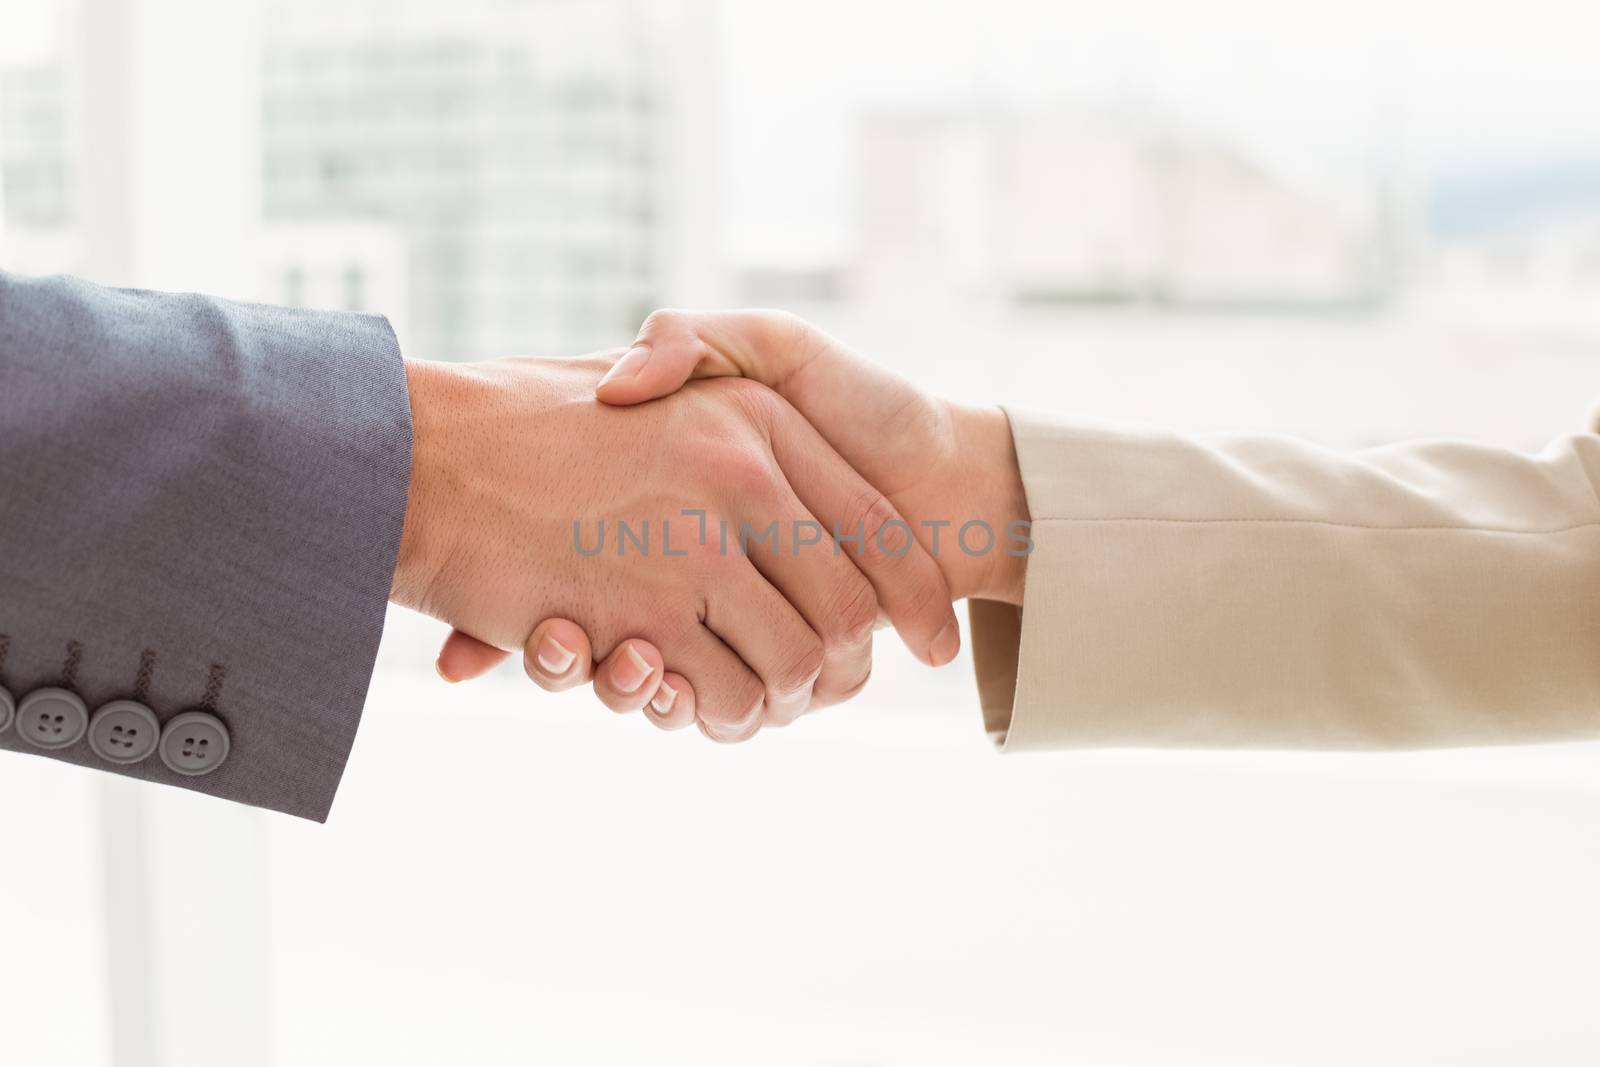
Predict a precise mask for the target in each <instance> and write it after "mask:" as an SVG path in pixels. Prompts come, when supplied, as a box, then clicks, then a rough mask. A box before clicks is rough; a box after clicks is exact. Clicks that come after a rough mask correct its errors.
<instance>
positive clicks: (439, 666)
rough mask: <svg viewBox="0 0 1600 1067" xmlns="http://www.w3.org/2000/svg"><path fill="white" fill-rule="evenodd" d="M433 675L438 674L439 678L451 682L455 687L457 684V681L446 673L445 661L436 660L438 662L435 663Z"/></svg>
mask: <svg viewBox="0 0 1600 1067" xmlns="http://www.w3.org/2000/svg"><path fill="white" fill-rule="evenodd" d="M433 673H434V674H437V675H438V676H439V677H441V678H443V679H444V680H445V681H447V682H449V683H450V684H451V685H455V684H456V680H455V679H454V678H452V677H450V676H449V675H448V674H446V673H444V660H438V659H436V660H434V661H433Z"/></svg>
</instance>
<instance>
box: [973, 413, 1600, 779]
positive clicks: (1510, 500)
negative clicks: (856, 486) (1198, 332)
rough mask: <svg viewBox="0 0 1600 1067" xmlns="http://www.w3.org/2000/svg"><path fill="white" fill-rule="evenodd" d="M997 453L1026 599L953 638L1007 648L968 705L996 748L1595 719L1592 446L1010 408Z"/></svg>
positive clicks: (1598, 544)
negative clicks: (1169, 422)
mask: <svg viewBox="0 0 1600 1067" xmlns="http://www.w3.org/2000/svg"><path fill="white" fill-rule="evenodd" d="M1016 441H1017V445H1018V451H1019V456H1020V461H1021V469H1022V472H1023V480H1024V484H1025V485H1026V487H1027V492H1028V499H1029V502H1030V504H1031V506H1032V512H1033V520H1034V525H1033V536H1034V538H1035V541H1036V543H1037V549H1036V551H1035V553H1034V555H1033V556H1032V558H1031V559H1030V560H1029V574H1028V590H1027V603H1026V608H1027V610H1026V613H1025V614H1023V615H1022V616H1021V617H1020V619H1018V618H1017V617H1015V616H1012V617H1010V618H1009V619H1005V618H990V619H989V620H988V621H987V622H985V623H983V624H981V625H982V626H983V627H984V628H983V629H980V631H979V632H978V633H977V634H976V635H975V641H976V642H978V643H980V644H986V645H987V646H988V647H987V649H986V651H987V652H988V653H990V655H989V657H988V658H989V661H990V663H991V667H992V665H993V663H995V662H998V660H999V659H1002V658H1003V657H1000V656H998V653H1000V652H1003V651H1004V646H1005V645H1006V644H1007V643H1009V645H1010V647H1011V650H1012V652H1011V654H1012V655H1013V657H1014V658H1015V666H1014V668H1013V670H1012V671H1011V676H1010V680H1011V681H1012V682H1013V684H1014V687H1015V693H1014V699H1013V696H1012V694H1011V693H1009V692H1005V693H1003V695H1002V690H1003V689H1004V688H1005V684H1004V680H1003V678H1002V676H1003V674H1004V672H996V671H994V670H993V669H991V670H990V671H989V673H988V680H987V682H986V690H985V694H984V696H985V706H986V711H989V712H990V713H991V724H992V725H995V726H997V732H998V733H1000V734H1001V735H1002V736H1004V738H1005V740H1006V744H1007V747H1008V748H1052V747H1064V746H1080V745H1181V746H1232V747H1286V748H1307V747H1310V748H1373V747H1410V746H1434V745H1458V744H1485V743H1507V742H1515V741H1536V740H1554V739H1562V738H1571V737H1578V736H1587V735H1591V734H1594V733H1596V732H1600V611H1597V610H1596V609H1595V608H1594V605H1595V604H1596V603H1600V504H1597V503H1596V499H1597V498H1596V492H1595V484H1594V481H1593V478H1592V477H1591V475H1590V473H1589V472H1590V471H1592V470H1600V438H1594V437H1588V436H1580V437H1572V438H1567V439H1565V440H1563V441H1561V442H1558V443H1557V444H1555V445H1552V446H1551V448H1549V449H1547V450H1546V451H1545V452H1543V453H1541V454H1540V455H1537V456H1528V455H1523V454H1520V453H1516V452H1512V451H1509V450H1503V449H1494V448H1484V447H1479V446H1474V445H1469V444H1461V443H1422V444H1415V445H1402V446H1395V447H1393V448H1386V449H1378V450H1373V451H1370V452H1367V453H1361V454H1357V455H1355V456H1345V455H1340V454H1337V453H1333V452H1330V451H1327V450H1324V449H1320V448H1316V447H1315V446H1312V445H1308V444H1305V443H1303V442H1297V441H1292V440H1289V439H1285V438H1272V437H1252V436H1239V437H1220V436H1218V437H1202V438H1186V437H1181V436H1176V435H1169V434H1160V433H1153V432H1146V431H1118V430H1113V429H1106V428H1098V427H1083V426H1068V425H1065V424H1055V423H1052V422H1050V421H1049V420H1046V419H1038V418H1032V417H1028V418H1023V419H1019V420H1017V432H1016ZM1019 622H1020V625H1018V623H1019ZM995 623H998V624H999V625H993V624H995ZM1007 627H1010V631H1009V635H1006V634H1004V633H1003V631H1005V630H1006V628H1007ZM995 635H1001V636H999V637H996V636H995ZM1001 707H1004V709H1005V715H1004V716H1003V717H1002V716H997V715H995V714H994V713H995V712H996V711H997V710H998V709H1000V708H1001Z"/></svg>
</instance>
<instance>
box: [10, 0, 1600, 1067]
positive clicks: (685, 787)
mask: <svg viewBox="0 0 1600 1067" xmlns="http://www.w3.org/2000/svg"><path fill="white" fill-rule="evenodd" d="M1597 28H1600V19H1597V18H1596V16H1595V15H1594V14H1593V11H1592V5H1590V4H1585V3H1581V2H1572V3H1553V2H1543V0H1522V2H1518V3H1516V4H1511V3H1500V4H1486V5H1465V4H1459V3H1442V2H1441V3H1407V2H1403V0H1399V2H1396V0H1389V2H1381V3H1379V2H1370V0H1356V2H1341V3H1339V4H1336V5H1333V4H1330V5H1320V6H1317V7H1315V8H1312V7H1309V6H1308V5H1302V4H1281V3H1250V2H1244V0H1219V2H1213V3H1207V4H1189V3H1180V2H1177V0H1121V2H1119V3H1116V4H1110V3H1104V2H1100V3H1093V4H1089V3H1042V2H1041V3H1027V2H1023V0H988V2H986V3H982V4H956V3H950V4H943V3H939V4H935V3H929V2H927V0H923V2H920V3H898V2H897V3H889V2H875V0H855V2H851V3H844V2H839V0H813V2H811V3H808V4H804V5H796V4H793V3H777V2H769V0H738V2H735V0H723V2H720V3H719V2H713V0H705V2H698V3H696V2H684V3H651V2H646V0H633V2H630V0H582V2H578V0H451V2H450V3H439V2H437V0H413V2H397V0H383V2H378V0H370V2H352V0H259V2H253V3H231V2H223V0H0V266H4V267H5V268H6V269H10V270H16V271H24V272H44V271H54V270H66V271H72V272H76V273H81V274H86V275H88V276H90V277H94V278H97V279H100V280H105V281H109V282H118V283H127V284H138V285H147V286H157V287H187V288H198V289H205V290H208V291H213V292H221V293H224V294H227V295H234V296H240V297H246V298H253V299H265V300H276V301H286V302H293V303H304V304H308V305H312V306H326V307H359V308H365V309H371V310H377V311H382V312H384V313H385V314H388V315H389V316H390V317H391V319H392V320H393V321H394V323H395V325H396V328H397V330H398V332H399V334H400V337H401V340H402V344H403V347H404V348H405V350H406V351H407V352H408V353H409V354H412V355H416V356H426V357H439V358H480V357H490V356H494V355H499V354H509V353H513V352H541V353H574V354H575V353H578V352H581V351H584V350H587V349H590V348H595V347H602V346H611V345H617V344H624V343H626V342H627V341H628V340H630V339H631V338H632V336H633V330H634V329H635V328H636V327H637V324H638V321H639V319H640V318H642V316H643V314H644V313H645V312H646V311H648V310H649V309H650V308H651V307H654V306H658V305H663V304H681V305H730V304H754V303H760V304H776V305H780V306H786V307H790V308H792V309H794V310H796V311H799V312H801V313H802V314H806V315H808V316H811V317H813V318H815V319H817V320H818V321H820V322H821V323H823V324H824V325H825V326H827V327H828V328H829V329H830V330H832V331H833V332H835V333H836V334H838V335H839V336H841V337H843V338H845V339H846V340H848V341H850V342H851V343H853V344H854V345H856V346H857V347H858V348H860V349H861V350H863V351H864V352H866V353H868V354H870V355H871V356H873V357H875V358H877V359H880V360H882V361H884V362H886V363H890V364H892V365H895V366H897V367H899V368H900V369H902V370H903V371H905V372H906V373H908V374H910V375H912V376H914V377H916V378H917V379H919V380H921V381H923V382H925V383H927V384H928V386H929V387H930V388H932V389H935V390H939V391H942V392H946V393H948V394H951V395H958V396H961V397H963V398H964V399H968V400H974V401H1005V402H1011V403H1019V404H1023V405H1026V406H1030V407H1035V408H1043V409H1049V410H1054V411H1058V412H1060V413H1062V414H1064V415H1082V416H1088V417H1094V418H1112V419H1132V420H1140V421H1146V422H1154V423H1158V424H1163V425H1167V426H1172V427H1176V428H1181V429H1248V430H1274V431H1283V432H1290V433H1297V434H1301V435H1304V436H1308V437H1312V438H1314V439H1317V440H1320V441H1323V442H1325V443H1328V444H1330V445H1334V446H1339V447H1354V446H1360V445H1364V444H1370V443H1374V442H1379V441H1387V440H1394V439H1398V438H1404V437H1411V436H1417V435H1432V434H1451V435H1458V436H1466V437H1471V438H1475V439H1479V440H1485V441H1492V442H1497V443H1501V444H1505V445H1509V446H1513V447H1522V448H1535V447H1538V446H1539V445H1541V444H1542V443H1544V442H1545V441H1546V440H1548V439H1550V438H1552V437H1555V436H1557V435H1559V434H1561V433H1564V432H1567V431H1570V430H1574V429H1577V428H1579V427H1581V426H1582V425H1583V419H1584V416H1585V412H1586V411H1587V409H1588V408H1589V406H1590V404H1591V403H1592V402H1593V401H1594V400H1595V399H1596V398H1600V110H1597V108H1596V107H1595V101H1596V100H1600V66H1597V65H1596V64H1595V62H1594V59H1593V41H1594V39H1595V31H1596V29H1597ZM441 636H442V628H441V627H440V626H438V625H437V624H435V623H432V622H430V621H427V620H422V619H419V618H417V617H415V616H411V615H408V614H406V613H403V612H396V613H395V614H394V617H393V618H392V619H391V624H390V627H389V630H388V633H387V635H386V638H385V644H384V648H383V652H382V654H381V657H380V666H379V671H378V674H377V677H376V680H375V682H374V687H373V691H372V696H371V699H370V701H369V704H368V709H367V715H366V717H365V721H364V723H363V726H362V732H361V738H360V741H359V743H358V745H357V747H356V750H355V753H354V756H353V758H352V761H351V765H350V770H349V774H348V776H347V777H346V780H345V782H344V785H343V788H342V790H341V794H340V799H339V802H338V804H337V806H336V808H335V812H334V818H333V821H332V822H331V823H330V824H329V825H328V826H326V827H317V826H312V825H309V824H301V823H298V822H295V821H292V820H289V819H286V818H283V817H280V816H274V815H267V814H263V813H259V812H255V811H251V810H246V809H242V808H237V807H235V806H233V805H229V804H225V803H220V802H216V801H210V800H205V799H201V798H197V797H194V796H191V795H188V794H182V793H179V792H177V791H162V790H158V789H153V788H149V787H145V786H142V785H138V784H132V783H128V782H125V781H122V780H119V779H116V778H114V777H112V776H108V775H97V774H94V773H91V772H88V771H83V770H78V769H74V768H69V767H65V766H61V765H58V764H55V763H52V762H48V761H44V760H36V759H30V758H26V757H20V756H19V757H16V758H10V759H6V760H5V761H4V767H3V769H0V813H5V814H4V815H3V817H0V1061H4V1062H7V1063H17V1064H28V1065H29V1067H34V1065H46V1064H69V1065H73V1067H80V1065H84V1067H93V1065H97V1064H115V1065H117V1067H129V1065H133V1067H151V1065H157V1064H159V1065H180V1067H186V1065H190V1064H196V1065H200V1064H204V1065H208V1067H209V1065H213V1064H216V1063H219V1062H220V1063H228V1064H230V1065H241V1067H258V1065H259V1067H266V1065H278V1064H281V1065H288V1064H294V1065H318V1064H326V1065H339V1067H346V1065H367V1064H371V1065H374V1067H396V1065H408V1064H450V1065H452V1067H455V1065H474V1064H524V1063H539V1064H553V1065H568V1064H570V1065H584V1067H588V1065H602V1064H628V1065H633V1064H650V1065H677V1064H682V1065H694V1067H721V1065H729V1067H732V1065H741V1067H742V1065H746V1064H752V1063H759V1064H763V1065H766V1064H771V1065H795V1067H801V1065H806V1067H812V1065H815V1067H889V1065H908V1067H911V1065H915V1067H940V1065H951V1067H955V1065H961V1067H966V1065H970V1064H973V1063H982V1064H985V1065H986V1067H987V1065H993V1067H1010V1065H1035V1064H1059V1063H1083V1064H1095V1065H1146V1064H1154V1065H1165V1064H1181V1065H1189V1064H1219V1065H1223V1064H1225V1065H1229V1067H1235V1065H1254V1064H1261V1065H1271V1067H1280V1065H1283V1064H1296V1065H1300V1064H1330V1065H1332V1064H1349V1063H1355V1062H1359V1063H1362V1064H1396V1065H1415V1064H1452V1065H1458V1064H1459V1065H1501V1064H1505V1063H1508V1062H1516V1063H1533V1064H1540V1065H1566V1064H1572V1065H1579V1064H1583V1065H1590V1064H1593V1063H1595V1062H1600V1012H1597V1011H1596V1009H1595V1005H1596V1003H1597V1002H1600V971H1597V968H1596V964H1595V961H1596V960H1597V959H1600V909H1597V907H1596V901H1597V900H1600V781H1597V775H1596V769H1597V756H1600V749H1597V748H1596V747H1595V746H1586V745H1573V746H1558V747H1550V748H1543V749H1522V750H1513V751H1483V752H1456V753H1435V754H1420V755H1392V756H1361V757H1349V756H1338V755H1272V754H1252V755H1243V754H1238V755H1234V754H1205V755H1202V754H1183V753H1138V752H1126V753H1116V752H1113V753H1094V754H1082V753H1079V754H1071V753H1067V754H1060V755H1053V756H1041V757H1017V758H1007V759H1001V758H999V757H997V756H995V755H994V754H993V753H992V752H991V751H990V750H989V746H988V742H987V741H986V739H985V738H984V737H983V735H982V730H981V727H980V722H979V716H978V711H977V707H976V696H975V691H974V687H973V684H972V681H971V672H970V665H969V664H967V663H966V662H965V661H964V660H963V661H962V662H961V663H958V664H957V665H954V666H952V667H949V668H946V669H945V670H943V671H941V672H924V671H921V670H919V669H918V668H916V667H915V666H914V665H913V664H912V663H911V662H910V661H909V659H908V657H906V656H905V655H904V654H903V653H902V652H901V650H900V649H899V648H898V646H897V645H896V644H895V642H894V640H893V638H892V637H886V639H885V640H884V641H882V642H881V647H882V650H881V652H880V655H879V659H880V666H879V669H878V670H877V672H876V675H875V678H874V681H873V683H872V685H871V686H870V687H869V689H868V690H867V692H866V694H865V695H864V697H863V698H862V699H861V700H860V701H858V702H856V703H855V704H853V705H850V706H848V707H845V708H840V709H836V710H833V711H830V712H828V713H826V714H823V715H819V716H816V717H814V718H812V719H810V720H807V721H805V722H804V723H802V724H801V725H799V726H797V727H796V728H794V729H792V730H789V731H786V732H783V733H781V734H778V735H773V736H764V737H761V738H759V739H758V740H757V741H755V742H753V743H751V744H749V745H746V746H741V747H738V748H734V749H722V748H717V747H714V746H711V745H709V744H707V743H705V742H704V741H703V740H702V739H701V738H699V737H698V736H697V735H696V736H691V735H671V736H668V735H661V734H658V733H656V732H655V731H653V730H652V729H650V728H649V727H648V726H646V725H645V724H644V723H643V722H641V721H639V720H638V719H637V718H636V717H633V718H624V717H617V716H612V715H611V714H610V713H608V712H605V711H603V710H601V709H600V708H599V707H598V705H597V704H593V703H592V702H591V701H590V699H589V698H587V697H586V696H584V695H582V694H568V695H566V696H563V697H551V696H547V695H544V694H542V693H540V692H539V691H537V690H536V689H534V688H533V687H532V686H531V685H530V684H528V683H526V682H525V681H521V680H519V678H518V677H517V676H516V675H515V673H514V672H510V671H508V672H505V673H503V674H501V675H498V676H496V677H495V678H493V679H490V680H488V681H485V682H483V683H480V684H475V685H470V686H464V687H460V688H456V689H451V688H449V687H446V686H445V685H443V684H442V683H440V682H439V681H438V680H437V679H436V678H435V677H434V676H433V674H432V672H431V670H430V669H429V665H430V663H431V654H432V651H433V648H434V645H435V643H436V642H437V640H438V639H439V638H440V637H441Z"/></svg>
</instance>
